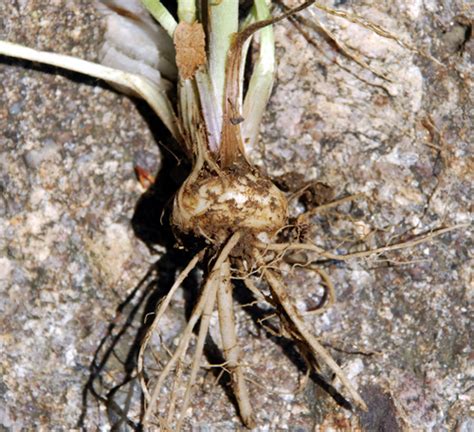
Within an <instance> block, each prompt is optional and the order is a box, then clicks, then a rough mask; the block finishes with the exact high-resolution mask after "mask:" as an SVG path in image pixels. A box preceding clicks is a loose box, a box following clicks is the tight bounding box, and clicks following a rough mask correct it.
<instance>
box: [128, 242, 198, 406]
mask: <svg viewBox="0 0 474 432" xmlns="http://www.w3.org/2000/svg"><path fill="white" fill-rule="evenodd" d="M203 255H204V250H202V251H200V252H199V253H197V254H196V255H195V256H194V257H193V258H192V259H191V260H190V261H189V263H188V265H187V266H186V267H185V268H184V270H183V271H182V272H181V273H180V274H179V276H178V277H177V278H176V281H175V282H174V284H173V286H172V287H171V289H170V290H169V292H168V294H167V295H166V297H165V298H164V299H163V301H161V302H160V303H159V305H158V309H157V310H156V312H155V317H154V319H153V322H152V323H151V325H150V327H149V328H148V330H147V332H146V334H145V337H144V339H143V341H142V343H141V346H140V351H139V354H138V360H137V370H138V375H139V377H140V384H141V387H142V390H143V394H144V395H145V400H146V401H148V400H149V398H150V394H149V392H148V388H147V385H146V382H145V379H144V376H143V367H144V355H145V350H146V348H147V346H148V342H149V341H150V338H151V335H152V334H153V332H154V331H155V329H156V328H157V326H158V324H159V322H160V320H161V317H162V316H163V314H164V313H165V311H166V309H167V308H168V306H169V304H170V301H171V299H172V297H173V295H174V293H175V292H176V290H177V289H178V287H179V286H180V285H181V284H182V283H183V282H184V280H185V279H186V278H187V277H188V275H189V273H191V271H192V270H193V269H194V267H196V265H197V263H198V262H199V261H200V259H201V258H202V256H203Z"/></svg>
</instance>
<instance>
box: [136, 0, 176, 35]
mask: <svg viewBox="0 0 474 432" xmlns="http://www.w3.org/2000/svg"><path fill="white" fill-rule="evenodd" d="M141 1H142V4H143V6H145V8H146V9H147V10H148V12H150V13H151V14H152V15H153V18H155V19H156V20H157V21H158V22H159V23H160V24H161V26H162V27H163V28H164V29H165V30H166V32H167V33H168V34H169V35H170V37H171V38H172V37H173V34H174V31H175V29H176V27H177V25H178V23H177V22H176V20H175V19H174V18H173V15H171V14H170V13H169V11H168V9H166V8H165V7H164V6H163V4H162V3H161V2H160V1H159V0H141Z"/></svg>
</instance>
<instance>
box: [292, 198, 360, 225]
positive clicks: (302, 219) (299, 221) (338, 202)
mask: <svg viewBox="0 0 474 432" xmlns="http://www.w3.org/2000/svg"><path fill="white" fill-rule="evenodd" d="M365 197H366V196H365V195H364V194H363V193H356V194H354V195H350V196H347V197H344V198H341V199H338V200H335V201H331V202H329V203H327V204H323V205H320V206H318V207H315V208H313V209H311V210H308V211H307V212H304V213H302V214H300V215H299V216H298V218H297V219H296V220H297V222H296V224H297V225H301V224H303V223H307V222H308V219H309V218H310V217H311V216H314V215H315V214H319V213H323V212H325V211H326V210H328V209H330V208H334V207H337V206H339V205H341V204H344V203H346V202H349V201H356V200H358V199H361V198H365Z"/></svg>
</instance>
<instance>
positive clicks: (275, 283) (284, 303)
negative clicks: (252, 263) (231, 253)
mask: <svg viewBox="0 0 474 432" xmlns="http://www.w3.org/2000/svg"><path fill="white" fill-rule="evenodd" d="M256 254H257V256H258V257H259V253H258V251H256ZM259 259H261V257H259ZM263 275H264V277H265V279H266V280H267V282H268V284H269V286H270V289H271V292H272V295H273V297H274V299H275V302H276V303H277V304H278V305H279V306H281V308H282V309H283V311H284V313H285V316H286V319H287V321H288V322H287V325H288V327H289V328H288V331H289V332H290V333H291V334H292V335H294V336H295V337H296V338H297V339H299V340H301V342H302V343H304V344H305V345H307V346H308V349H309V350H310V352H312V353H313V354H315V355H316V356H318V357H320V358H321V359H322V360H323V361H324V362H325V363H326V364H327V365H328V366H329V367H330V368H331V370H332V371H333V372H334V373H335V374H336V376H337V377H338V378H339V379H340V380H341V382H342V384H343V385H344V387H345V388H346V389H347V391H348V392H349V394H350V395H351V397H352V399H353V400H354V402H355V403H356V404H357V406H359V407H360V408H361V409H363V410H365V411H366V410H367V405H366V404H365V402H364V401H363V400H362V398H361V397H360V396H359V394H358V393H357V391H356V390H355V389H354V387H353V386H352V384H351V383H350V381H349V380H348V379H347V377H346V376H345V374H344V372H343V371H342V369H341V368H340V367H339V365H338V364H337V363H336V362H335V361H334V359H333V358H332V357H331V355H330V354H329V352H328V351H327V350H326V349H325V348H324V347H323V346H322V345H321V344H320V343H319V342H318V340H317V339H316V338H315V337H314V336H313V335H312V334H311V332H310V331H309V330H308V329H307V327H306V324H305V323H304V321H303V320H302V319H301V318H300V317H299V314H298V311H297V309H296V307H295V306H294V305H293V304H292V302H291V301H290V300H289V298H288V294H287V293H286V291H285V288H284V287H283V284H282V283H281V282H280V280H279V278H278V276H277V275H276V273H275V272H273V271H272V270H267V269H265V268H264V269H263ZM284 322H285V321H284Z"/></svg>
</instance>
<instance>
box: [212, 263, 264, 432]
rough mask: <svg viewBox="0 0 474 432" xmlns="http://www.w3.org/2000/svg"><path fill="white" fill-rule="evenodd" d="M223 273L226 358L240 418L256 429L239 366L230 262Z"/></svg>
mask: <svg viewBox="0 0 474 432" xmlns="http://www.w3.org/2000/svg"><path fill="white" fill-rule="evenodd" d="M221 271H222V280H221V283H220V284H219V288H218V291H217V302H218V303H217V304H218V311H219V325H220V332H221V339H222V348H223V353H224V358H225V359H226V362H227V368H228V369H229V370H230V375H231V377H232V388H233V390H234V394H235V398H236V399H237V404H238V406H239V412H240V416H241V418H242V420H243V422H244V424H245V425H246V426H247V427H249V428H253V427H255V419H254V416H253V410H252V405H251V403H250V397H249V391H248V388H247V384H246V382H245V377H244V374H243V370H242V367H241V365H240V364H239V360H240V349H239V345H238V342H237V334H236V330H235V316H234V305H233V298H232V284H231V275H230V263H229V262H228V261H227V262H226V263H224V264H223V265H222V267H221Z"/></svg>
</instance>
